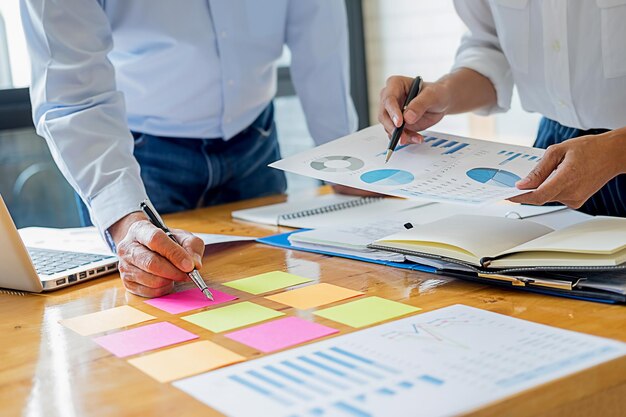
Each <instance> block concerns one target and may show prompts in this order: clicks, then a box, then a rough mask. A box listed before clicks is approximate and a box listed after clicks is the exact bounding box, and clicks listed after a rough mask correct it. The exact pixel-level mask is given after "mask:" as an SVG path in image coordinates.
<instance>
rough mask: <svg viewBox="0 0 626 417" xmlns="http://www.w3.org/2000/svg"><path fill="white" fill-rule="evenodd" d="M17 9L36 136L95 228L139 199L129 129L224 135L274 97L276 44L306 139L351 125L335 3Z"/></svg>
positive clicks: (133, 2)
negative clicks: (285, 55) (286, 60)
mask: <svg viewBox="0 0 626 417" xmlns="http://www.w3.org/2000/svg"><path fill="white" fill-rule="evenodd" d="M21 11H22V20H23V24H24V29H25V33H26V37H27V41H28V46H29V51H30V55H31V61H32V86H31V100H32V104H33V118H34V121H35V125H36V127H37V131H38V133H39V134H40V135H42V136H43V137H44V138H45V139H46V140H47V142H48V145H49V147H50V150H51V152H52V155H53V157H54V159H55V161H56V162H57V164H58V166H59V168H60V169H61V171H62V172H63V174H64V175H65V177H66V178H67V179H68V181H69V182H70V184H71V185H72V186H73V187H74V189H76V190H77V191H78V193H79V194H80V195H81V197H82V198H83V200H85V201H86V202H87V204H88V206H89V208H90V212H91V217H92V220H93V221H94V223H95V224H96V225H97V226H98V227H99V228H100V229H101V230H103V229H107V228H108V227H109V226H110V225H112V224H113V223H114V222H116V221H117V220H119V219H120V218H121V217H123V216H124V215H126V214H128V213H130V212H132V211H136V210H137V209H138V207H139V203H140V202H141V201H142V200H143V199H145V198H146V192H145V188H144V186H143V183H142V182H141V178H140V175H139V165H138V164H137V161H136V160H135V159H134V157H133V140H132V136H131V135H130V130H131V129H132V130H134V131H137V132H142V133H148V134H153V135H161V136H170V137H182V138H224V139H226V140H228V139H229V138H232V137H233V136H234V135H236V134H237V133H238V132H240V131H241V130H243V129H244V128H246V127H247V126H249V125H250V123H251V122H252V121H254V120H255V119H256V118H257V116H258V115H259V114H260V113H261V111H262V110H263V109H264V108H265V107H266V106H267V105H268V104H269V102H270V101H271V100H272V98H273V97H274V95H275V93H276V61H277V60H278V58H279V57H280V56H281V54H282V51H283V45H285V44H286V45H287V46H288V47H289V49H290V51H291V75H292V80H293V82H294V86H295V88H296V91H297V93H298V96H299V97H300V100H301V102H302V107H303V109H304V112H305V115H306V117H307V124H308V127H309V131H310V132H311V135H312V136H313V138H314V139H315V140H316V141H317V142H318V143H322V142H325V141H328V140H331V139H334V138H337V137H340V136H344V135H346V134H348V133H350V132H352V131H354V130H355V129H356V113H355V111H354V106H353V105H352V101H351V99H350V93H349V88H350V81H349V62H348V35H347V21H346V11H345V6H344V2H343V1H335V0H333V1H328V0H305V1H302V0H267V1H266V0H264V1H259V0H21ZM181 185H182V184H181Z"/></svg>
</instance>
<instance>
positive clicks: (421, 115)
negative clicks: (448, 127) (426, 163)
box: [378, 76, 450, 143]
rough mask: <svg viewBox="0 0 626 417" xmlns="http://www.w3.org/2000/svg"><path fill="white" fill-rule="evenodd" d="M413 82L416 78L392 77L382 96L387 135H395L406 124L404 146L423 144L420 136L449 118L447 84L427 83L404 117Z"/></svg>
mask: <svg viewBox="0 0 626 417" xmlns="http://www.w3.org/2000/svg"><path fill="white" fill-rule="evenodd" d="M412 82H413V78H410V77H402V76H393V77H389V78H388V79H387V85H386V86H385V88H383V89H382V91H381V92H380V104H379V106H378V121H379V122H380V123H382V125H383V126H384V127H385V131H386V132H387V134H388V135H391V134H392V133H393V131H394V129H395V128H396V127H400V126H401V125H402V121H403V120H404V122H405V125H404V131H403V132H402V136H400V143H421V142H422V141H423V140H424V138H423V137H422V135H420V134H419V133H417V132H418V131H420V130H424V129H428V128H429V127H431V126H432V125H434V124H435V123H437V122H439V121H440V120H441V119H442V118H443V116H445V114H446V110H447V108H448V105H449V101H450V95H449V93H448V90H447V88H446V87H445V84H442V83H424V86H423V87H422V91H421V92H420V93H419V95H418V96H417V97H416V98H414V99H413V100H412V101H411V102H410V103H409V105H408V106H407V109H406V111H405V112H404V114H403V113H402V105H403V104H404V100H405V99H406V96H407V94H409V89H410V88H411V83H412Z"/></svg>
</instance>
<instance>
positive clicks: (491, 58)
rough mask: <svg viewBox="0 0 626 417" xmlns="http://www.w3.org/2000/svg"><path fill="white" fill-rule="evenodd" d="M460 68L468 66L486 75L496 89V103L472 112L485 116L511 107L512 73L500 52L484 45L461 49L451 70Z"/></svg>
mask: <svg viewBox="0 0 626 417" xmlns="http://www.w3.org/2000/svg"><path fill="white" fill-rule="evenodd" d="M460 68H469V69H471V70H473V71H476V72H477V73H479V74H481V75H483V76H485V77H487V78H488V79H489V81H491V83H492V84H493V87H494V88H495V90H496V96H497V101H496V104H494V105H493V106H490V107H483V108H481V109H478V110H476V111H475V112H474V113H476V114H479V115H481V116H487V115H490V114H492V113H502V112H506V111H508V110H509V109H510V108H511V99H512V97H513V75H512V73H511V67H510V66H509V63H508V61H507V60H506V57H505V56H504V54H503V53H502V52H500V51H496V50H493V49H490V48H485V47H472V48H468V49H464V50H461V51H459V53H458V54H457V56H456V59H455V61H454V65H453V66H452V71H455V70H457V69H460Z"/></svg>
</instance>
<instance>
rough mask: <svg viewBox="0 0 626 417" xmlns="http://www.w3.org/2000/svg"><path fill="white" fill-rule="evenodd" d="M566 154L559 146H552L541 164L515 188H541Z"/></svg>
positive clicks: (516, 184)
mask: <svg viewBox="0 0 626 417" xmlns="http://www.w3.org/2000/svg"><path fill="white" fill-rule="evenodd" d="M563 156H564V152H563V151H561V148H560V147H558V146H554V145H553V146H550V147H549V148H548V149H547V150H546V153H545V154H544V155H543V157H542V158H541V160H540V161H539V163H538V164H537V165H536V166H535V168H533V170H532V171H530V172H529V173H528V175H527V176H526V177H525V178H522V179H521V180H519V181H518V182H517V183H515V186H516V187H517V188H518V189H520V190H530V189H535V188H537V187H539V186H540V185H541V184H543V182H544V181H545V180H546V179H547V178H548V177H549V176H550V174H552V172H553V171H554V170H555V169H556V168H557V166H558V165H559V164H560V163H561V161H562V160H563Z"/></svg>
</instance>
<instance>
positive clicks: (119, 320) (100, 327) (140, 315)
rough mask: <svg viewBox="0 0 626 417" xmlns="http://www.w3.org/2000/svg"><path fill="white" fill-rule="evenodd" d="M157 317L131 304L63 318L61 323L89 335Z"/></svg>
mask: <svg viewBox="0 0 626 417" xmlns="http://www.w3.org/2000/svg"><path fill="white" fill-rule="evenodd" d="M155 318H156V317H154V316H151V315H150V314H146V313H144V312H143V311H140V310H137V309H136V308H133V307H131V306H120V307H115V308H110V309H108V310H102V311H97V312H95V313H91V314H85V315H82V316H78V317H73V318H71V319H65V320H61V321H59V323H61V324H62V325H63V326H65V327H67V328H69V329H72V330H74V331H75V332H76V333H78V334H80V335H83V336H89V335H92V334H96V333H102V332H106V331H109V330H113V329H119V328H120V327H126V326H132V325H133V324H137V323H142V322H144V321H148V320H153V319H155Z"/></svg>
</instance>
